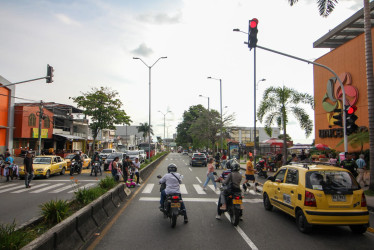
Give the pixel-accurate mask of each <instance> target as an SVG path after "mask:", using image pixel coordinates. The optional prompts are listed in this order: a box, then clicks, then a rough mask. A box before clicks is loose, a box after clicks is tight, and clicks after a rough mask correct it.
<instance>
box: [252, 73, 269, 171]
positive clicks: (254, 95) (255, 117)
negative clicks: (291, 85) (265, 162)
mask: <svg viewBox="0 0 374 250" xmlns="http://www.w3.org/2000/svg"><path fill="white" fill-rule="evenodd" d="M263 81H266V79H265V78H262V79H261V80H258V81H257V83H256V82H255V86H254V91H253V102H254V119H255V121H254V138H255V139H254V145H253V146H254V152H253V155H254V156H255V159H254V162H255V164H256V144H257V143H256V138H257V137H256V135H257V131H256V121H257V115H256V89H257V85H258V83H259V82H263Z"/></svg>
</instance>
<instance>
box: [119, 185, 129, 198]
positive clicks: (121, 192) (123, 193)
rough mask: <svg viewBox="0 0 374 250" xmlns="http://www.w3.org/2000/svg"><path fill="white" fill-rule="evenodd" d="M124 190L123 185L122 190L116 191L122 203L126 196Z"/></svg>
mask: <svg viewBox="0 0 374 250" xmlns="http://www.w3.org/2000/svg"><path fill="white" fill-rule="evenodd" d="M125 188H126V186H125V185H123V188H119V189H118V197H119V198H120V199H121V201H122V202H123V201H125V200H126V197H127V194H126V192H125Z"/></svg>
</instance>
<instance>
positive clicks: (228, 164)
mask: <svg viewBox="0 0 374 250" xmlns="http://www.w3.org/2000/svg"><path fill="white" fill-rule="evenodd" d="M236 164H238V166H239V169H240V164H239V163H238V162H237V161H236V158H233V159H231V160H228V161H227V162H226V168H227V169H231V170H234V166H235V165H236ZM239 169H238V170H237V171H239Z"/></svg>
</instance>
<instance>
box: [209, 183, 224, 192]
mask: <svg viewBox="0 0 374 250" xmlns="http://www.w3.org/2000/svg"><path fill="white" fill-rule="evenodd" d="M208 187H210V189H212V190H213V191H214V192H215V193H216V194H220V193H221V192H220V191H219V190H216V189H215V187H214V185H208Z"/></svg>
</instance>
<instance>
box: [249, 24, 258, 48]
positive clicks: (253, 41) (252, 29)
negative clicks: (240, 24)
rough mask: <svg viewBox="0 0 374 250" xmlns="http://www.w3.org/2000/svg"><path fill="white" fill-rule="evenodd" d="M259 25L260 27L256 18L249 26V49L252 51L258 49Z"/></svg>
mask: <svg viewBox="0 0 374 250" xmlns="http://www.w3.org/2000/svg"><path fill="white" fill-rule="evenodd" d="M257 25H258V20H257V19H256V18H253V19H252V20H249V25H248V48H249V50H252V48H254V47H256V45H257V32H258V30H257Z"/></svg>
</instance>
